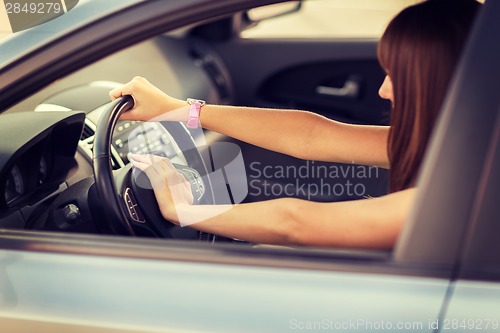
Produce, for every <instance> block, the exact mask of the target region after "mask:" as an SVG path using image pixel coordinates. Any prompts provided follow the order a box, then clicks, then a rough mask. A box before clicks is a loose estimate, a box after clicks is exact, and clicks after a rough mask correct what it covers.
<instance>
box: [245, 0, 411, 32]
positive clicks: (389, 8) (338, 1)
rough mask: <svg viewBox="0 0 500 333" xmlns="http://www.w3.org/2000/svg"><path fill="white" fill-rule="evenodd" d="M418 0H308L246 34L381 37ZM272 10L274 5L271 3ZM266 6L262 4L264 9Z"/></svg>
mask: <svg viewBox="0 0 500 333" xmlns="http://www.w3.org/2000/svg"><path fill="white" fill-rule="evenodd" d="M418 2H420V1H418V0H306V1H303V4H302V7H301V9H300V10H299V11H297V12H293V13H289V14H286V15H281V16H277V17H274V18H270V19H266V20H263V21H261V22H259V23H258V24H257V25H256V26H254V27H251V28H249V29H247V30H245V31H243V32H242V37H243V38H378V37H380V36H381V35H382V33H383V32H384V29H385V27H386V26H387V24H388V23H389V21H390V20H391V19H392V18H393V17H394V16H395V15H396V14H397V13H399V12H400V11H401V10H402V9H403V8H405V7H407V6H409V5H412V4H415V3H418ZM267 8H268V10H269V11H270V12H272V11H274V10H275V8H273V6H268V7H267ZM260 10H262V8H261V9H260Z"/></svg>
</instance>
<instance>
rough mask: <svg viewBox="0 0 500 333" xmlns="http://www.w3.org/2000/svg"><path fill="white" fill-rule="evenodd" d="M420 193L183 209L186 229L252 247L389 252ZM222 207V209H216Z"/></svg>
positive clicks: (188, 207)
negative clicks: (278, 246) (336, 200)
mask: <svg viewBox="0 0 500 333" xmlns="http://www.w3.org/2000/svg"><path fill="white" fill-rule="evenodd" d="M415 193H416V190H415V189H409V190H405V191H401V192H398V193H394V194H390V195H386V196H384V197H380V198H375V199H365V200H356V201H346V202H336V203H318V202H311V201H306V200H300V199H294V198H282V199H275V200H268V201H261V202H255V203H247V204H240V205H235V206H183V207H178V208H177V210H178V212H179V213H180V214H179V216H184V217H189V218H190V219H185V220H184V222H189V223H187V224H185V223H182V221H181V225H184V226H189V227H192V228H194V229H197V230H199V231H204V232H208V233H214V234H218V235H222V236H225V237H229V238H237V239H242V240H246V241H249V242H252V243H264V244H276V245H313V246H329V247H330V246H333V247H350V248H374V249H389V248H391V247H392V246H393V245H394V242H395V240H396V239H397V236H398V234H399V231H400V229H401V227H402V225H403V222H404V221H405V219H406V217H407V216H408V215H409V213H410V210H411V208H412V205H413V202H414V197H415ZM217 209H218V211H216V210H217Z"/></svg>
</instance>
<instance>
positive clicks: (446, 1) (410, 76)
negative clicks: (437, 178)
mask: <svg viewBox="0 0 500 333" xmlns="http://www.w3.org/2000/svg"><path fill="white" fill-rule="evenodd" d="M478 6H479V3H478V2H476V1H474V0H427V1H425V2H423V3H419V4H417V5H414V6H411V7H408V8H406V9H405V10H403V11H402V12H401V13H400V14H398V15H397V16H396V17H395V18H394V19H393V20H392V21H391V23H390V24H389V26H388V27H387V29H386V31H385V32H384V35H383V36H382V39H381V40H380V43H379V48H378V56H379V61H380V64H381V65H382V67H383V68H384V69H385V70H386V71H387V73H388V75H389V77H390V79H391V81H392V86H393V95H394V101H393V106H392V112H391V121H390V123H391V127H390V131H389V141H388V147H387V151H388V155H389V161H390V167H391V175H390V185H389V187H390V192H395V191H400V190H404V189H406V188H409V187H412V186H414V185H415V180H416V177H417V173H418V170H419V168H420V165H421V162H422V159H423V155H424V152H425V149H426V147H427V143H428V141H429V137H430V134H431V132H432V129H433V127H434V123H435V121H436V118H437V115H438V112H439V110H440V108H441V104H442V103H443V99H444V97H445V94H446V90H447V87H448V83H449V82H450V79H451V77H452V75H453V71H454V68H455V65H456V63H457V61H458V58H459V55H460V53H461V50H462V47H463V44H464V42H465V39H466V37H467V33H468V31H469V30H470V26H471V25H472V21H473V18H474V14H475V12H476V10H477V8H478Z"/></svg>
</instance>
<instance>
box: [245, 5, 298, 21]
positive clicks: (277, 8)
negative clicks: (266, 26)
mask: <svg viewBox="0 0 500 333" xmlns="http://www.w3.org/2000/svg"><path fill="white" fill-rule="evenodd" d="M301 7H302V1H289V2H282V3H277V4H273V5H267V6H262V7H257V8H253V9H250V10H249V11H248V12H247V13H246V14H247V18H248V20H249V21H250V22H251V23H254V24H255V23H258V22H260V21H264V20H268V19H271V18H275V17H279V16H283V15H288V14H291V13H295V12H298V11H299V10H300V8H301Z"/></svg>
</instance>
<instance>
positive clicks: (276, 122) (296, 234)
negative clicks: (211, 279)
mask: <svg viewBox="0 0 500 333" xmlns="http://www.w3.org/2000/svg"><path fill="white" fill-rule="evenodd" d="M478 6H479V4H478V3H477V2H476V1H473V0H453V1H451V0H428V1H426V2H423V3H420V4H417V5H414V6H412V7H409V8H407V9H405V10H403V11H402V12H401V13H400V14H399V15H397V16H396V17H395V18H394V19H393V20H392V21H391V23H390V24H389V26H388V27H387V29H386V31H385V33H384V35H383V36H382V39H381V41H380V44H379V49H378V56H379V60H380V63H381V65H382V67H383V68H384V69H385V70H386V72H387V76H386V77H385V80H384V82H383V83H382V86H381V87H380V90H379V95H380V96H381V97H382V98H385V99H388V100H390V101H391V102H392V113H391V123H390V126H361V125H349V124H343V123H340V122H336V121H333V120H329V119H327V118H324V117H321V116H319V115H316V114H313V113H309V112H305V111H298V110H273V109H260V108H250V107H233V106H218V105H203V106H202V105H201V104H199V103H197V102H196V101H194V102H192V104H193V103H194V105H188V104H187V103H186V102H185V101H181V100H178V99H175V98H172V97H170V96H168V95H166V94H165V93H163V92H162V91H160V90H159V89H158V88H156V87H154V86H153V85H151V84H150V83H149V82H148V81H147V80H146V79H143V78H140V77H136V78H134V79H133V80H132V81H131V82H129V83H127V84H125V85H124V86H123V87H120V88H117V89H115V90H113V91H111V92H110V96H111V98H112V99H116V98H118V97H120V96H123V95H129V94H130V95H132V96H133V97H134V100H135V107H134V108H133V109H132V110H131V111H129V112H127V113H125V114H124V115H123V117H122V118H123V119H130V120H150V119H153V118H155V120H159V119H161V120H172V121H190V122H192V121H197V111H199V110H200V108H201V115H200V122H201V125H202V126H203V127H204V128H207V129H209V130H213V131H217V132H220V133H223V134H225V135H228V136H232V137H234V138H237V139H239V140H242V141H246V142H248V143H251V144H254V145H257V146H260V147H263V148H267V149H270V150H273V151H277V152H281V153H285V154H289V155H292V156H295V157H297V158H301V159H309V160H319V161H331V162H345V163H358V164H366V165H377V166H381V167H386V168H387V167H388V168H390V171H391V175H390V194H388V195H386V196H383V197H379V198H374V199H370V200H358V201H348V202H338V203H317V202H310V201H305V200H299V199H294V198H282V199H275V200H269V201H262V202H257V203H248V204H240V205H236V206H234V207H227V206H220V205H213V206H192V205H191V204H192V201H193V198H192V195H191V193H190V191H189V190H188V186H185V184H184V179H183V178H182V176H180V175H179V174H178V173H176V172H175V170H174V168H173V167H172V165H171V163H170V161H168V160H167V159H162V158H159V157H152V156H141V155H133V156H132V163H133V165H134V166H136V167H138V168H140V169H142V170H144V171H145V172H146V173H147V175H148V177H149V178H150V180H151V181H152V183H153V186H154V191H155V195H156V199H157V201H158V204H159V207H160V210H161V212H162V215H163V216H164V217H165V218H166V219H167V220H169V221H172V222H173V223H177V224H182V225H190V227H192V228H195V229H198V230H200V231H204V232H208V233H214V234H219V235H223V236H226V237H232V238H238V239H243V240H247V241H250V242H255V243H270V244H286V245H293V244H299V245H315V246H337V247H339V246H342V247H360V248H379V249H389V248H391V247H392V246H393V245H394V243H395V241H396V239H397V237H398V234H399V231H400V229H401V227H402V225H403V223H404V221H405V219H406V218H407V216H408V215H409V213H410V210H411V207H412V204H413V201H414V199H415V195H416V189H415V181H416V178H417V174H418V171H419V168H420V166H421V163H422V159H423V154H424V152H425V149H426V147H427V143H428V141H429V137H430V134H431V132H432V129H433V127H434V123H435V121H436V118H437V115H438V112H439V110H440V108H441V104H442V102H443V99H444V96H445V93H446V89H447V86H448V83H449V81H450V79H451V76H452V73H453V70H454V68H455V65H456V63H457V60H458V57H459V54H460V51H461V49H462V47H463V44H464V42H465V39H466V36H467V33H468V31H469V28H470V26H471V23H472V21H473V17H474V14H475V12H476V10H477V7H478ZM190 112H191V113H190ZM276 128H279V129H280V136H276V135H275V133H276V131H275V130H276ZM327 142H328V145H326V144H325V143H327ZM167 184H168V186H165V185H167ZM230 208H231V209H230Z"/></svg>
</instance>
